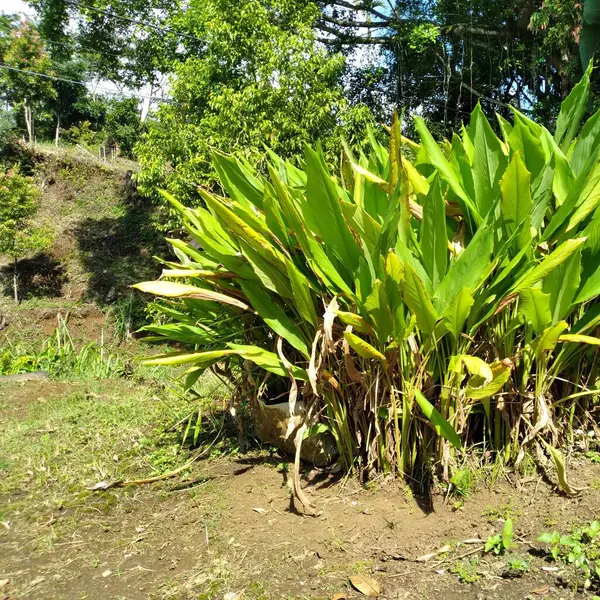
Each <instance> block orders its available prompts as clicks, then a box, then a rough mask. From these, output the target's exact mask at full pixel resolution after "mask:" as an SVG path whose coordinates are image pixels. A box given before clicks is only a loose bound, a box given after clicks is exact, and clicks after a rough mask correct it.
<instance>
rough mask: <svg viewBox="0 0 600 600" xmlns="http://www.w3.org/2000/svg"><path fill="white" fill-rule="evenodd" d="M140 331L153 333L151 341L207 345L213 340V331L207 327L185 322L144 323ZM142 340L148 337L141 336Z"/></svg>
mask: <svg viewBox="0 0 600 600" xmlns="http://www.w3.org/2000/svg"><path fill="white" fill-rule="evenodd" d="M140 331H144V332H148V333H153V334H155V335H154V336H152V341H159V340H162V341H167V340H172V341H175V342H184V343H185V344H199V345H208V344H210V343H213V342H215V341H218V340H216V339H215V332H214V331H213V330H211V329H209V328H208V327H207V328H206V329H202V328H201V327H196V326H195V325H190V324H186V323H168V324H166V325H146V326H145V327H142V328H141V329H140ZM143 340H144V341H149V340H148V337H145V338H143Z"/></svg>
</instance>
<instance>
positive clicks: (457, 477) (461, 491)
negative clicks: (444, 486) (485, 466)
mask: <svg viewBox="0 0 600 600" xmlns="http://www.w3.org/2000/svg"><path fill="white" fill-rule="evenodd" d="M450 483H451V484H452V492H453V493H454V494H455V495H456V496H461V497H466V496H468V495H469V494H470V493H471V491H472V489H473V485H474V483H475V475H474V473H473V471H472V470H471V469H469V468H468V467H463V468H461V469H458V470H457V471H456V473H454V475H453V476H452V478H451V479H450Z"/></svg>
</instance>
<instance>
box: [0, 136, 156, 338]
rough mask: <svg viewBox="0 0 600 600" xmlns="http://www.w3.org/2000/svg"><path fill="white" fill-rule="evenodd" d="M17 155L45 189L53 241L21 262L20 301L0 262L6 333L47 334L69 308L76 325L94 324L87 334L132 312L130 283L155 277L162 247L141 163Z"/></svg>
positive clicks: (50, 152) (68, 153) (50, 150)
mask: <svg viewBox="0 0 600 600" xmlns="http://www.w3.org/2000/svg"><path fill="white" fill-rule="evenodd" d="M14 159H15V160H17V161H18V162H19V163H20V164H21V170H22V171H23V172H26V173H29V174H31V175H33V176H34V178H35V179H36V181H37V183H38V185H39V187H40V189H41V199H40V208H39V212H38V215H37V217H36V220H37V221H38V222H39V223H43V224H46V225H49V226H50V227H51V228H52V230H53V231H54V241H53V242H52V245H51V246H50V248H49V249H48V250H47V251H46V252H41V253H38V254H36V255H34V256H29V257H26V258H23V259H22V260H20V261H19V263H18V272H19V277H18V281H19V291H20V296H21V298H22V303H21V304H20V305H18V306H16V305H15V304H14V303H13V301H12V299H11V296H12V289H11V285H12V267H11V266H10V265H8V264H7V263H6V261H5V262H4V263H2V262H0V282H1V287H0V323H2V322H3V321H4V322H5V324H4V328H3V329H4V330H3V333H4V334H5V335H6V333H8V332H9V331H10V330H12V332H13V333H15V330H18V333H19V334H20V335H21V334H23V332H24V331H30V333H31V334H32V335H33V336H34V337H35V336H36V334H38V333H40V334H44V335H45V336H47V335H48V333H49V332H50V331H52V330H53V328H54V326H55V321H56V319H55V315H56V313H57V312H58V311H63V312H64V311H66V310H68V311H70V312H71V314H72V321H73V322H74V324H75V327H76V328H77V321H78V320H80V318H81V319H83V321H82V323H81V324H82V325H85V324H86V323H87V324H89V325H90V327H91V330H90V331H83V332H82V333H83V335H84V337H88V336H89V335H94V334H95V333H97V332H98V327H99V323H103V322H104V314H105V313H106V312H107V310H108V309H111V308H112V309H113V310H112V312H113V314H118V313H119V312H128V313H131V312H132V310H133V309H134V308H135V306H137V304H136V302H137V301H138V299H136V298H135V297H134V296H133V294H132V292H131V291H130V289H129V286H130V285H131V284H132V283H135V282H136V281H140V280H142V279H146V278H154V277H155V276H156V275H157V273H158V272H159V271H160V268H159V266H158V265H157V263H156V261H155V260H154V259H153V258H152V257H153V255H155V254H157V253H160V252H162V251H163V242H162V236H161V235H160V234H159V233H158V232H157V231H156V228H155V227H154V226H153V218H154V216H153V215H154V207H153V206H152V205H150V203H149V202H148V201H147V200H145V199H144V198H142V197H140V196H139V195H138V193H137V191H136V186H135V183H134V178H133V175H134V173H135V171H136V170H137V164H136V163H134V162H132V161H127V160H123V159H117V160H116V161H115V162H103V161H100V160H98V159H96V158H94V157H93V156H92V155H91V154H87V155H86V154H83V153H82V152H81V151H77V150H76V149H57V148H54V147H43V146H42V147H40V146H38V147H36V148H35V150H33V151H29V150H27V149H22V148H21V149H18V152H17V154H16V155H15V157H14ZM129 317H131V314H129ZM0 328H1V327H0ZM84 328H85V327H84Z"/></svg>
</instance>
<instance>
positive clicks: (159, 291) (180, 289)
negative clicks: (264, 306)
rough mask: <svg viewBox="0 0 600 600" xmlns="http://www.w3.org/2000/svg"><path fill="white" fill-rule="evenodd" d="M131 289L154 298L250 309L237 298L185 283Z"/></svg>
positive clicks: (153, 283) (151, 283)
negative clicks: (189, 299) (183, 299)
mask: <svg viewBox="0 0 600 600" xmlns="http://www.w3.org/2000/svg"><path fill="white" fill-rule="evenodd" d="M131 287H134V288H135V289H137V290H140V291H141V292H144V293H146V294H153V295H154V296H162V297H164V298H195V299H197V300H209V301H211V302H219V303H221V304H229V305H230V306H235V307H236V308H241V309H242V310H248V308H249V307H248V305H247V304H245V303H244V302H242V301H241V300H238V299H237V298H232V297H231V296H226V295H225V294H221V293H220V292H215V291H214V290H207V289H204V288H200V287H196V286H193V285H186V284H184V283H175V282H173V281H142V282H141V283H136V284H135V285H133V286H131Z"/></svg>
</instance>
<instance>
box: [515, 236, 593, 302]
mask: <svg viewBox="0 0 600 600" xmlns="http://www.w3.org/2000/svg"><path fill="white" fill-rule="evenodd" d="M584 242H585V238H574V239H572V240H567V241H566V242H563V243H562V244H561V245H560V246H559V247H558V248H556V250H554V252H552V253H551V254H549V255H548V256H546V257H545V258H544V259H543V260H542V261H541V262H540V263H539V264H538V265H537V266H535V267H533V268H532V269H530V270H529V271H528V272H527V273H525V274H524V275H523V276H522V277H521V279H519V281H518V282H517V283H516V284H515V286H514V288H513V289H512V292H514V293H516V292H520V291H521V290H525V289H527V288H530V287H531V286H533V285H534V284H536V283H537V282H538V281H540V280H541V279H543V278H544V277H546V276H547V275H548V274H549V273H551V272H552V271H553V270H554V269H556V268H557V267H559V266H560V265H561V264H562V263H563V262H565V260H567V259H568V258H569V257H570V256H571V255H572V254H573V253H574V252H576V251H577V249H578V248H579V247H580V246H581V245H582V244H583V243H584Z"/></svg>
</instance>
